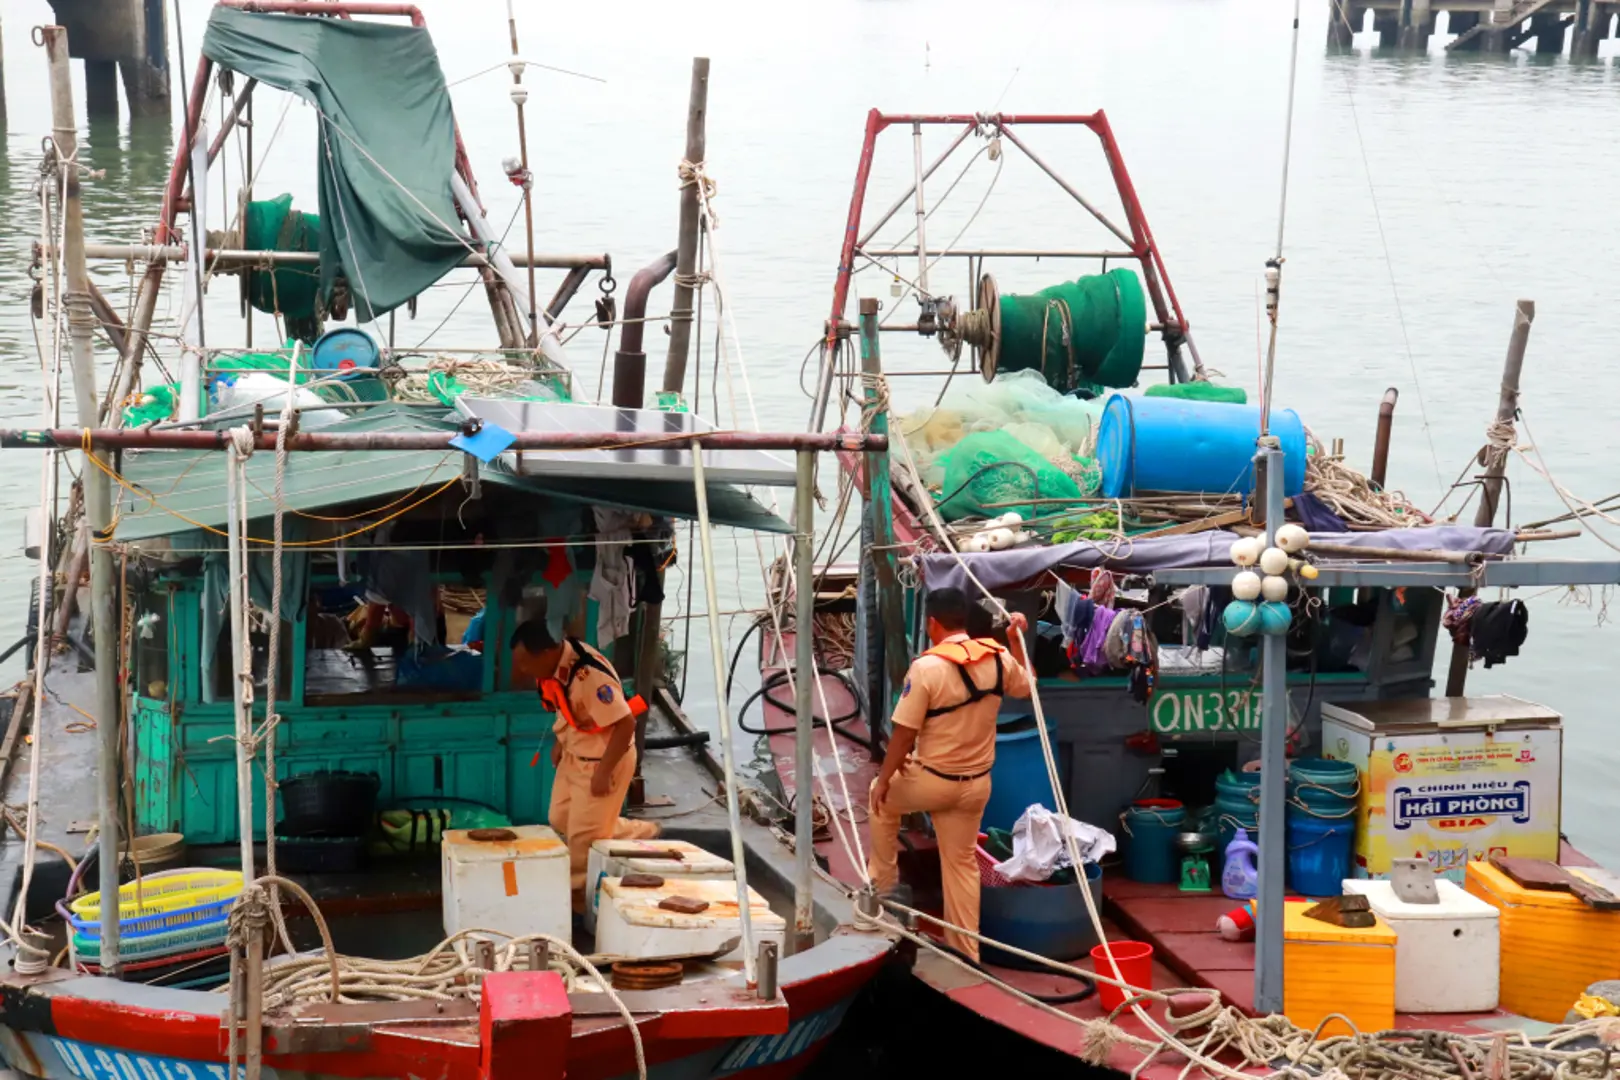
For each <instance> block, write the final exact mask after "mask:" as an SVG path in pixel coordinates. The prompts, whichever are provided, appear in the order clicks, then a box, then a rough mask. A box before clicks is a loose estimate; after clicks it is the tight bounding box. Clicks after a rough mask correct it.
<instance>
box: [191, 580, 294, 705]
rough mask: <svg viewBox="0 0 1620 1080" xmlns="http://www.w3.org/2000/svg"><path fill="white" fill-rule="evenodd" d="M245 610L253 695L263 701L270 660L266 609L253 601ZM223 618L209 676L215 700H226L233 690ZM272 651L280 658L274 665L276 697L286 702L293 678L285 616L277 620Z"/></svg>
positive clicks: (230, 652) (226, 626)
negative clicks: (278, 633) (278, 628)
mask: <svg viewBox="0 0 1620 1080" xmlns="http://www.w3.org/2000/svg"><path fill="white" fill-rule="evenodd" d="M249 611H250V614H249V619H248V621H249V630H248V647H249V649H250V650H251V652H252V657H253V660H252V663H253V688H254V694H253V697H254V700H255V701H263V700H264V698H265V693H266V687H267V679H266V676H267V674H268V672H269V662H270V612H269V611H267V610H265V609H264V608H261V607H259V605H257V604H250V605H249ZM223 622H224V625H222V626H221V627H220V630H219V640H218V642H217V643H216V647H215V649H214V664H213V670H212V672H211V680H210V681H211V683H212V689H213V700H215V701H230V700H231V696H232V694H233V692H234V691H233V690H232V688H231V682H232V679H233V677H234V672H235V655H236V654H235V651H234V649H233V648H232V645H231V627H230V620H229V619H225V620H223ZM276 652H277V659H278V660H279V661H280V662H279V663H278V664H277V665H276V669H277V670H276V700H277V701H280V702H282V703H286V702H287V701H289V700H291V699H292V682H293V624H292V623H291V622H289V621H288V620H286V619H283V620H281V638H280V640H279V641H278V642H277V643H276Z"/></svg>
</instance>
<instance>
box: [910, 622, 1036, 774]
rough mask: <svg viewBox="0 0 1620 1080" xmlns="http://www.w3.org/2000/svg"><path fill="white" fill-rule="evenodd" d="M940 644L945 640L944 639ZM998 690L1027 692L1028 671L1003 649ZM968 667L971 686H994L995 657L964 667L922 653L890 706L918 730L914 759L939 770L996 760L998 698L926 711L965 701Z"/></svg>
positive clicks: (972, 768)
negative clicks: (937, 713) (897, 700)
mask: <svg viewBox="0 0 1620 1080" xmlns="http://www.w3.org/2000/svg"><path fill="white" fill-rule="evenodd" d="M966 640H968V636H967V635H966V634H953V635H951V636H950V637H948V638H946V639H945V642H957V641H966ZM942 644H944V642H942ZM1000 656H1001V689H1002V693H1003V695H1004V696H1006V697H1018V698H1026V697H1029V693H1030V685H1029V674H1028V673H1027V672H1025V671H1024V669H1023V667H1022V666H1021V665H1020V664H1019V663H1018V662H1017V661H1016V660H1014V659H1013V658H1012V654H1011V653H1009V652H1007V651H1005V650H1003V651H1002V652H1001V654H1000ZM963 671H966V672H967V675H968V677H969V678H970V679H972V680H973V685H974V686H977V687H979V688H980V689H982V690H991V689H994V687H995V685H996V658H995V657H993V656H986V657H983V658H982V659H979V660H976V661H974V662H973V663H971V664H968V665H966V666H965V667H964V666H963V665H960V664H955V663H952V662H951V661H949V660H946V659H945V658H944V657H940V656H928V655H926V654H925V655H923V656H919V657H917V659H916V660H913V661H912V663H911V668H910V669H909V670H908V671H907V672H906V684H905V688H904V689H903V690H901V692H900V703H899V704H898V705H896V706H895V707H894V717H893V719H894V722H895V723H896V724H899V725H900V726H901V727H908V728H913V729H915V730H916V731H917V732H918V735H917V749H916V757H917V760H918V761H920V762H922V763H923V764H924V765H927V766H928V767H930V768H933V769H938V770H939V771H940V772H942V773H950V774H952V775H957V776H970V775H972V774H974V773H978V772H983V771H984V770H986V769H988V768H989V767H990V766H991V764H992V763H994V761H995V760H996V713H997V712H998V711H999V710H1000V708H1001V699H1000V698H997V697H985V698H981V699H979V700H978V701H976V702H974V703H973V704H971V705H964V706H963V707H962V708H960V709H954V710H952V711H951V712H948V713H945V714H943V715H941V716H928V715H927V714H928V712H929V711H930V710H932V709H941V708H946V707H948V706H951V705H957V704H960V703H961V702H964V701H966V700H968V691H967V687H966V686H964V685H963V684H962V674H961V673H962V672H963Z"/></svg>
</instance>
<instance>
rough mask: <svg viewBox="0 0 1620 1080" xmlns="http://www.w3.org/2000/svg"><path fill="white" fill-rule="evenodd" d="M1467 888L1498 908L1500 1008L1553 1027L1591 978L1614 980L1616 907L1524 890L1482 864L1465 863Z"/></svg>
mask: <svg viewBox="0 0 1620 1080" xmlns="http://www.w3.org/2000/svg"><path fill="white" fill-rule="evenodd" d="M1467 888H1468V891H1469V892H1471V893H1473V894H1474V895H1475V896H1477V897H1479V898H1480V899H1481V900H1483V901H1485V902H1486V903H1487V904H1490V905H1491V906H1492V907H1494V908H1496V909H1497V910H1498V911H1500V912H1501V913H1502V916H1501V918H1502V995H1501V1003H1502V1008H1503V1009H1506V1010H1507V1011H1508V1012H1511V1013H1518V1014H1519V1015H1520V1016H1528V1017H1529V1018H1530V1019H1532V1020H1542V1021H1545V1022H1546V1023H1549V1024H1561V1023H1563V1022H1564V1015H1565V1014H1566V1013H1568V1012H1569V1008H1570V1006H1571V1005H1574V1004H1575V999H1576V998H1578V997H1580V996H1581V992H1582V991H1584V990H1585V989H1586V988H1587V987H1588V986H1590V985H1591V984H1592V983H1595V982H1598V981H1600V980H1602V979H1620V912H1613V911H1596V910H1594V909H1592V908H1590V907H1587V906H1586V904H1585V903H1583V902H1582V901H1581V900H1579V899H1577V898H1576V897H1574V896H1572V895H1570V894H1569V893H1564V892H1553V891H1551V890H1548V889H1526V888H1524V887H1523V886H1522V885H1519V884H1518V883H1516V882H1515V881H1514V880H1513V879H1512V878H1510V877H1508V876H1507V875H1506V874H1504V873H1502V871H1500V870H1498V869H1497V868H1496V867H1494V866H1492V865H1490V864H1489V863H1469V864H1468V883H1467Z"/></svg>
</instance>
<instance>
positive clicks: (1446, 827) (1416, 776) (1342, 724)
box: [1322, 694, 1563, 884]
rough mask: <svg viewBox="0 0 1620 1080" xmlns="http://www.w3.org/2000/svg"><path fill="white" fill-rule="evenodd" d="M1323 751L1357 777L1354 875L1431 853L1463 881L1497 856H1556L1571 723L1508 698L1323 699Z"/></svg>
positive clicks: (1437, 865) (1439, 866) (1375, 873)
mask: <svg viewBox="0 0 1620 1080" xmlns="http://www.w3.org/2000/svg"><path fill="white" fill-rule="evenodd" d="M1322 756H1323V757H1327V758H1334V759H1336V760H1339V761H1350V762H1354V763H1355V765H1356V767H1357V769H1359V770H1360V773H1361V796H1360V802H1359V805H1358V806H1357V813H1356V848H1355V857H1354V860H1353V863H1354V865H1353V867H1352V873H1354V874H1355V876H1356V877H1372V878H1377V877H1385V876H1387V875H1388V874H1389V868H1390V862H1391V860H1393V859H1412V858H1419V859H1427V860H1428V861H1429V865H1430V866H1432V867H1433V868H1434V870H1435V873H1437V874H1441V875H1443V876H1444V877H1446V878H1448V879H1450V880H1452V881H1455V882H1458V883H1459V884H1460V883H1461V882H1462V880H1463V871H1464V868H1465V867H1466V866H1467V865H1468V864H1469V863H1470V862H1478V861H1480V860H1486V859H1489V858H1490V857H1491V856H1492V855H1516V856H1523V857H1525V858H1529V859H1549V860H1552V861H1557V859H1558V829H1559V824H1560V822H1559V799H1560V796H1561V792H1560V787H1561V785H1562V780H1563V728H1562V726H1561V724H1560V721H1559V716H1558V714H1557V713H1555V712H1553V711H1552V710H1551V709H1548V708H1545V707H1544V706H1541V705H1536V704H1533V703H1531V702H1528V701H1523V700H1521V699H1519V698H1515V697H1509V696H1507V695H1505V694H1493V695H1490V696H1486V697H1468V698H1416V699H1405V700H1399V701H1368V702H1358V703H1355V704H1346V705H1331V704H1324V705H1323V706H1322Z"/></svg>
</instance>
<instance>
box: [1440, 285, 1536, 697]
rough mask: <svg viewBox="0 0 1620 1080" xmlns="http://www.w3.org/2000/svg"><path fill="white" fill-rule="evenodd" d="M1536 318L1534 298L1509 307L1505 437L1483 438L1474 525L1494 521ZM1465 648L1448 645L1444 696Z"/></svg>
mask: <svg viewBox="0 0 1620 1080" xmlns="http://www.w3.org/2000/svg"><path fill="white" fill-rule="evenodd" d="M1535 319H1536V302H1535V301H1534V300H1520V301H1519V302H1518V303H1517V304H1516V305H1514V309H1513V332H1512V333H1511V334H1510V335H1509V336H1508V350H1507V359H1506V360H1504V361H1503V362H1502V390H1501V393H1500V394H1499V395H1498V396H1497V400H1496V422H1495V423H1494V424H1492V425H1491V426H1492V428H1493V429H1495V430H1494V431H1493V432H1492V435H1495V434H1496V433H1497V432H1501V431H1502V429H1504V428H1505V429H1506V431H1505V432H1503V434H1505V435H1506V436H1507V438H1506V439H1505V440H1504V441H1503V442H1498V441H1496V440H1495V439H1494V438H1487V441H1486V443H1485V447H1484V449H1483V450H1481V451H1480V464H1482V465H1484V466H1485V481H1484V483H1483V484H1481V485H1480V492H1479V508H1478V509H1476V510H1475V511H1474V525H1475V526H1476V527H1477V528H1481V529H1486V528H1490V527H1491V526H1492V525H1494V524H1495V523H1496V501H1497V499H1499V498H1500V497H1501V495H1502V482H1503V479H1502V478H1503V476H1504V475H1505V474H1506V473H1507V459H1508V454H1509V452H1510V447H1511V445H1512V430H1513V418H1514V417H1515V416H1516V415H1518V412H1519V373H1520V372H1521V371H1522V370H1524V352H1525V348H1526V347H1527V346H1528V345H1529V344H1530V324H1531V323H1533V322H1535ZM1475 591H1476V590H1474V589H1459V590H1458V595H1459V597H1468V596H1473V595H1474V593H1475ZM1468 657H1469V649H1468V646H1467V645H1465V644H1458V643H1457V642H1453V643H1452V645H1451V668H1450V670H1449V671H1448V672H1447V674H1446V697H1461V696H1462V694H1463V689H1464V687H1465V686H1466V685H1467V683H1468Z"/></svg>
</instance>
